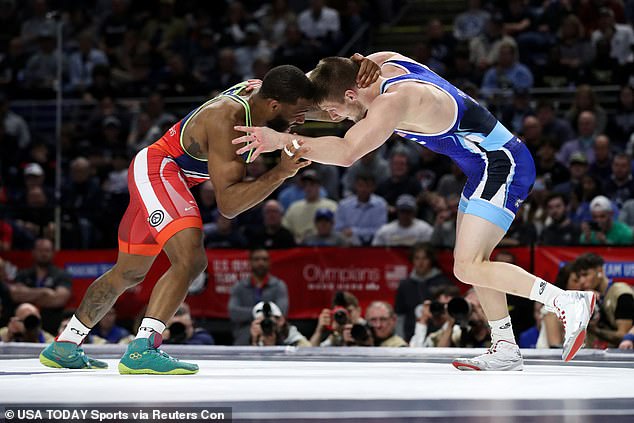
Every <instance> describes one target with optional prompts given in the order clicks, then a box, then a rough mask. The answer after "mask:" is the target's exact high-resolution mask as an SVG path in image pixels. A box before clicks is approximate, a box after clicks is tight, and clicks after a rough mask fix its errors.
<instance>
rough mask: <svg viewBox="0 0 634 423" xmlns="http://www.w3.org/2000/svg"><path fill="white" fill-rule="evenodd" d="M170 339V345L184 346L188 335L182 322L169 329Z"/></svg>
mask: <svg viewBox="0 0 634 423" xmlns="http://www.w3.org/2000/svg"><path fill="white" fill-rule="evenodd" d="M169 330H170V338H169V340H168V343H170V344H183V343H185V341H186V340H187V333H186V330H185V325H184V324H182V323H181V322H174V323H172V324H171V325H170V327H169Z"/></svg>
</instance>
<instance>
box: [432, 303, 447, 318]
mask: <svg viewBox="0 0 634 423" xmlns="http://www.w3.org/2000/svg"><path fill="white" fill-rule="evenodd" d="M429 312H430V313H431V314H433V315H434V316H439V315H441V314H443V313H444V312H445V305H444V304H443V303H441V302H438V301H432V303H431V304H429Z"/></svg>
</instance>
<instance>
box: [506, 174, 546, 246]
mask: <svg viewBox="0 0 634 423" xmlns="http://www.w3.org/2000/svg"><path fill="white" fill-rule="evenodd" d="M533 190H534V191H533V192H531V194H530V197H529V200H530V199H531V197H532V196H534V195H535V193H537V192H539V193H540V195H543V193H544V192H545V190H546V186H545V185H544V182H543V181H540V180H536V181H535V184H534V185H533ZM527 210H528V211H527ZM532 212H533V210H531V209H530V207H529V203H528V202H524V203H522V204H521V205H520V207H519V209H518V210H517V215H516V216H515V219H514V220H513V222H512V223H511V226H510V227H509V229H508V230H507V231H506V234H505V235H504V238H502V240H501V241H500V243H499V246H501V247H517V246H520V245H532V244H534V243H535V242H536V241H537V233H538V230H537V225H538V224H540V223H541V222H539V220H538V219H537V218H535V217H536V215H537V214H536V213H535V215H534V216H532V218H531V214H533V213H532Z"/></svg>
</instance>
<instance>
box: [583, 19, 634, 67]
mask: <svg viewBox="0 0 634 423" xmlns="http://www.w3.org/2000/svg"><path fill="white" fill-rule="evenodd" d="M601 39H604V40H607V41H609V43H610V57H612V58H613V59H615V60H616V61H617V62H618V64H619V65H620V66H624V67H625V66H628V65H631V64H632V63H634V52H633V51H632V48H633V47H634V31H633V30H632V27H631V26H629V25H623V24H617V23H616V22H615V20H614V12H613V11H612V10H610V9H608V8H601V10H599V28H598V29H597V30H595V31H594V32H593V33H592V42H593V43H595V44H596V43H598V42H599V40H601Z"/></svg>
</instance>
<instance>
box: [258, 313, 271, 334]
mask: <svg viewBox="0 0 634 423" xmlns="http://www.w3.org/2000/svg"><path fill="white" fill-rule="evenodd" d="M260 327H261V328H262V334H264V335H265V336H271V335H273V328H274V327H275V322H274V321H273V319H270V318H268V317H267V318H266V319H264V320H262V321H261V322H260Z"/></svg>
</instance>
